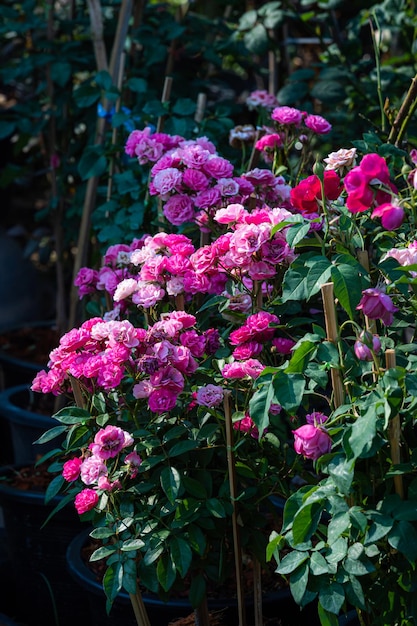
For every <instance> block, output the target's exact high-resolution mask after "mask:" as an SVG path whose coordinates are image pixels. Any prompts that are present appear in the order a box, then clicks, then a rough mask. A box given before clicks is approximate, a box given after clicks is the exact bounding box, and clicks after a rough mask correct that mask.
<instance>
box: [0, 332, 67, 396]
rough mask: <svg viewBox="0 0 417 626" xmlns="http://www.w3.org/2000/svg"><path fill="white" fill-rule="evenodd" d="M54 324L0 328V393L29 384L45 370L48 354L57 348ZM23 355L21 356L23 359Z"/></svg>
mask: <svg viewBox="0 0 417 626" xmlns="http://www.w3.org/2000/svg"><path fill="white" fill-rule="evenodd" d="M54 324H55V322H54V321H51V320H47V321H45V320H41V321H35V320H33V321H30V322H24V323H23V322H22V323H20V324H18V325H9V326H0V339H1V341H0V389H8V388H9V387H15V386H16V385H22V384H24V383H27V384H30V383H31V382H32V380H33V379H34V378H35V376H36V374H37V373H38V372H39V371H40V370H42V369H46V367H47V364H48V360H49V353H50V351H51V350H52V349H53V348H55V347H56V346H57V345H58V341H59V339H58V337H57V336H55V333H53V328H54ZM23 355H24V356H23Z"/></svg>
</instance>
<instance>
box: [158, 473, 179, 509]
mask: <svg viewBox="0 0 417 626" xmlns="http://www.w3.org/2000/svg"><path fill="white" fill-rule="evenodd" d="M160 480H161V487H162V489H163V490H164V493H165V495H166V497H167V498H168V500H169V501H170V502H171V504H173V503H174V502H175V500H176V498H177V497H178V494H179V491H180V488H181V476H180V474H179V472H178V470H176V469H175V467H164V469H163V470H162V472H161V479H160Z"/></svg>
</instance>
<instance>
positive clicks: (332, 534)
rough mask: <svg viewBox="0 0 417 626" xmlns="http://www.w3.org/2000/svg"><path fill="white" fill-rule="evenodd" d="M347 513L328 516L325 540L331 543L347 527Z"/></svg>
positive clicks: (348, 520) (348, 519)
mask: <svg viewBox="0 0 417 626" xmlns="http://www.w3.org/2000/svg"><path fill="white" fill-rule="evenodd" d="M349 525H350V517H349V513H347V512H346V513H337V514H336V515H333V516H332V517H331V518H330V521H329V525H328V527H327V541H328V542H329V544H330V545H331V544H332V543H334V542H335V541H336V539H338V538H339V537H340V536H341V535H342V534H343V533H344V532H345V530H347V529H348V528H349Z"/></svg>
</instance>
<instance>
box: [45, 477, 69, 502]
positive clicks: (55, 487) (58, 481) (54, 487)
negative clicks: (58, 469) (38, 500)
mask: <svg viewBox="0 0 417 626" xmlns="http://www.w3.org/2000/svg"><path fill="white" fill-rule="evenodd" d="M64 483H65V479H64V477H63V476H61V475H60V476H55V478H53V479H52V480H51V482H50V483H49V485H48V487H47V488H46V492H45V503H48V502H49V501H50V500H52V498H53V497H54V496H56V495H57V493H59V492H60V490H61V488H62V485H64Z"/></svg>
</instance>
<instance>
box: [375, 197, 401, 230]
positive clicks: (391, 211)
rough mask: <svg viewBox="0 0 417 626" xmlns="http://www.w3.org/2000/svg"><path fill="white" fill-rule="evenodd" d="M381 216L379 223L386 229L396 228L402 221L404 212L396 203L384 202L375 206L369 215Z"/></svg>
mask: <svg viewBox="0 0 417 626" xmlns="http://www.w3.org/2000/svg"><path fill="white" fill-rule="evenodd" d="M371 217H372V219H373V218H374V217H380V218H381V224H382V226H383V227H384V228H385V229H386V230H396V229H397V228H399V227H400V226H401V224H402V223H403V221H404V217H405V213H404V209H403V208H402V207H400V206H398V205H397V204H391V203H390V202H386V203H385V204H380V205H379V206H377V207H376V208H375V209H374V210H373V212H372V215H371Z"/></svg>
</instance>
